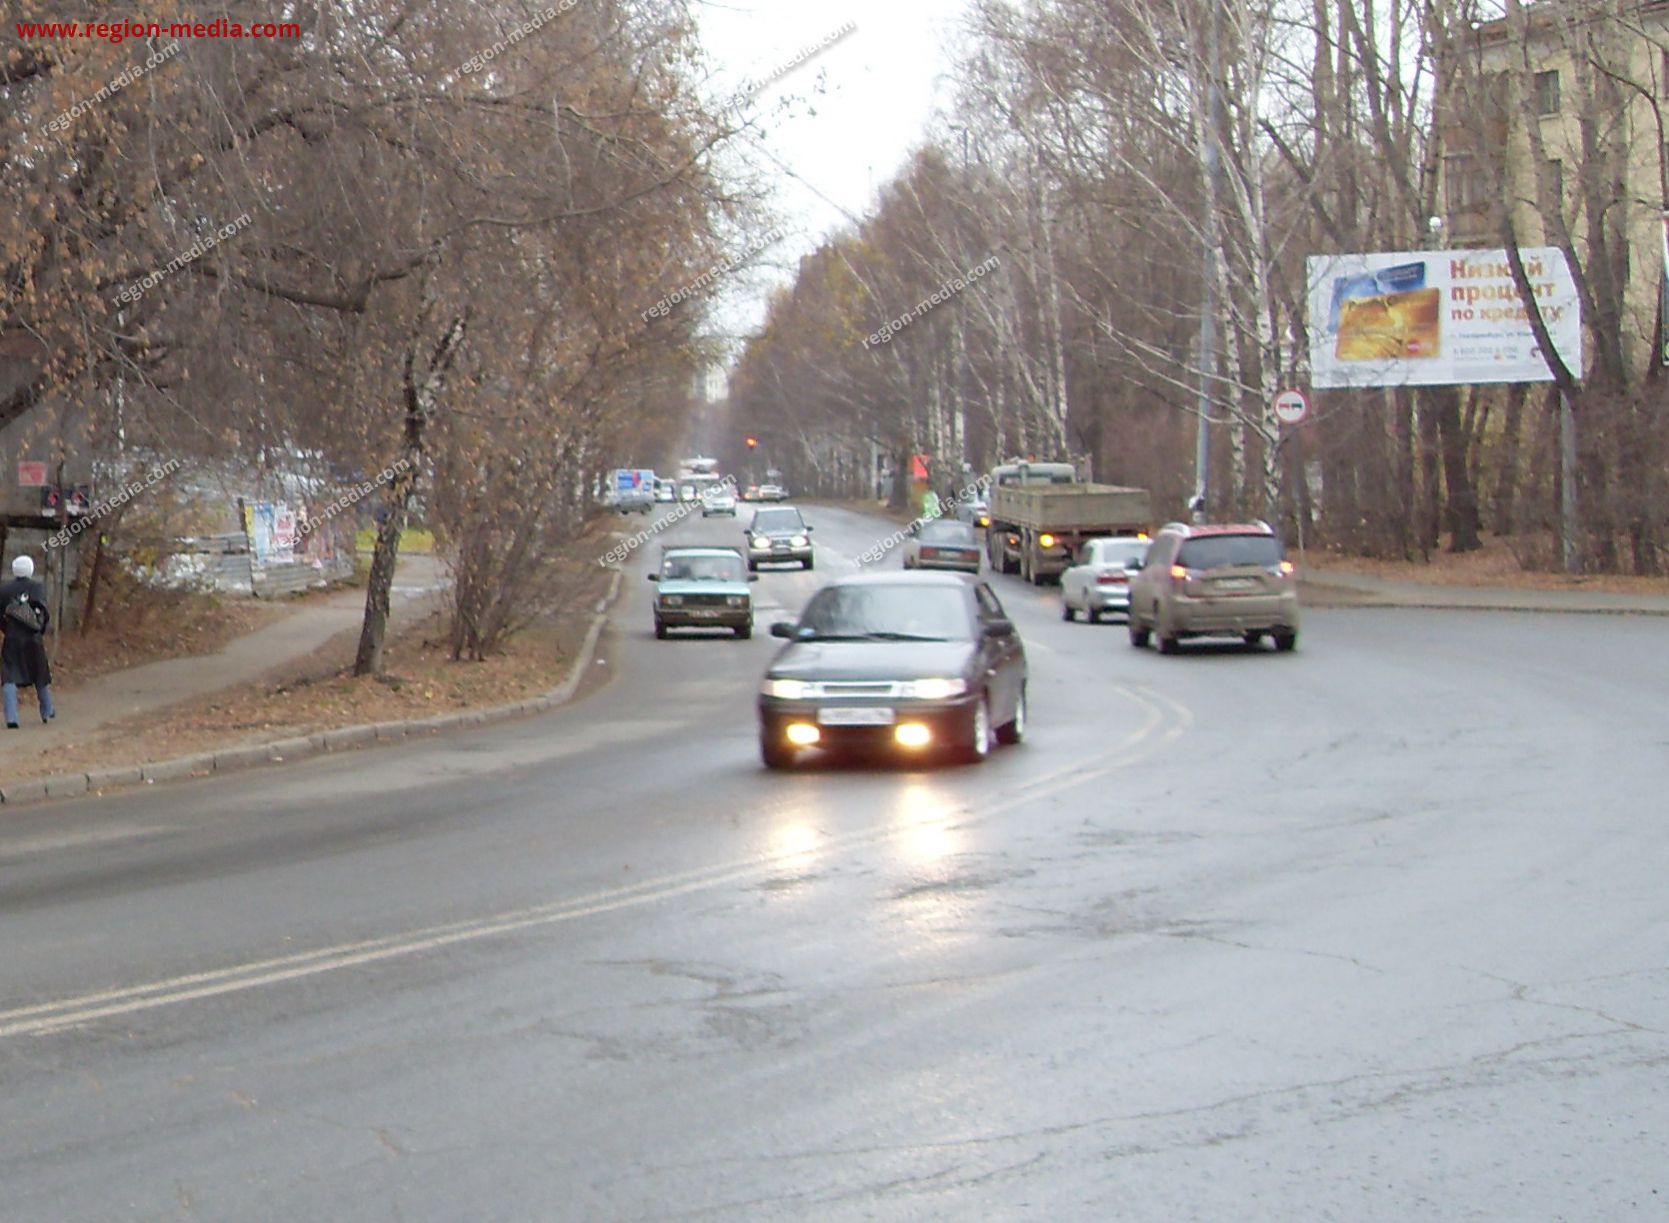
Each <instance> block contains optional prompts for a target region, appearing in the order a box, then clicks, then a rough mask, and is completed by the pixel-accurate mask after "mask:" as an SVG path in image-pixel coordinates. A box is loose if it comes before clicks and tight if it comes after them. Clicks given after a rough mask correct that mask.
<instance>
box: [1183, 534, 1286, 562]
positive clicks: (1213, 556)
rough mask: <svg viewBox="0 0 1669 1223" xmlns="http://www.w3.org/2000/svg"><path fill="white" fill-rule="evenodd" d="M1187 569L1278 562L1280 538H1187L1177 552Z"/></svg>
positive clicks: (1253, 536)
mask: <svg viewBox="0 0 1669 1223" xmlns="http://www.w3.org/2000/svg"><path fill="white" fill-rule="evenodd" d="M1176 563H1177V564H1179V565H1181V566H1183V567H1184V568H1187V569H1222V568H1225V567H1227V566H1229V565H1265V566H1267V565H1278V564H1280V563H1281V541H1280V540H1278V539H1276V538H1275V537H1274V536H1273V535H1206V536H1202V537H1201V538H1198V539H1187V540H1184V541H1183V543H1182V550H1181V551H1180V552H1178V553H1177V554H1176Z"/></svg>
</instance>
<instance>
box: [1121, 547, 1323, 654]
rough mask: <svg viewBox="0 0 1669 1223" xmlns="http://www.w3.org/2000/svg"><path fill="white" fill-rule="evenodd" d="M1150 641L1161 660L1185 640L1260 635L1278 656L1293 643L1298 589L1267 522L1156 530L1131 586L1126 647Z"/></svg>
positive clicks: (1253, 640)
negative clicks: (1155, 641)
mask: <svg viewBox="0 0 1669 1223" xmlns="http://www.w3.org/2000/svg"><path fill="white" fill-rule="evenodd" d="M1150 636H1152V637H1154V638H1157V640H1158V642H1159V652H1160V653H1161V654H1174V653H1176V650H1177V643H1178V642H1180V641H1182V640H1183V639H1184V638H1188V637H1207V636H1235V637H1239V638H1241V639H1242V640H1243V641H1245V643H1246V644H1247V645H1254V646H1255V645H1257V644H1258V643H1259V642H1260V641H1262V640H1263V639H1264V638H1265V637H1268V638H1270V639H1271V640H1272V641H1273V642H1274V643H1275V648H1276V649H1277V650H1281V651H1283V652H1284V651H1287V650H1290V649H1292V648H1293V647H1294V646H1296V645H1297V644H1298V583H1297V581H1296V580H1295V579H1294V577H1293V567H1292V562H1291V561H1289V560H1287V559H1286V558H1285V557H1284V556H1283V555H1282V553H1281V541H1280V540H1279V539H1277V538H1276V537H1275V532H1274V531H1273V530H1272V529H1271V528H1270V526H1269V524H1268V523H1264V522H1256V523H1225V524H1219V525H1214V526H1191V525H1189V524H1187V523H1182V522H1173V523H1170V524H1169V525H1167V526H1165V527H1163V528H1161V529H1160V531H1159V532H1158V534H1156V535H1155V536H1154V537H1153V545H1152V547H1150V548H1149V549H1148V554H1147V561H1146V563H1145V564H1144V565H1143V567H1142V570H1141V572H1140V573H1138V574H1137V575H1136V577H1135V580H1134V581H1132V582H1131V583H1130V644H1131V645H1133V646H1137V647H1140V646H1145V645H1146V644H1147V643H1148V638H1149V637H1150Z"/></svg>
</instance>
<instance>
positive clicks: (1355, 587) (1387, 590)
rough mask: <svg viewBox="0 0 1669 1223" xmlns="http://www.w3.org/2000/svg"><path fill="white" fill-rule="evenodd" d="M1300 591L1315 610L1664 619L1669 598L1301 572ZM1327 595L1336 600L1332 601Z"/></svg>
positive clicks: (1650, 595)
mask: <svg viewBox="0 0 1669 1223" xmlns="http://www.w3.org/2000/svg"><path fill="white" fill-rule="evenodd" d="M1302 588H1303V589H1304V590H1305V591H1306V593H1313V594H1314V595H1315V596H1317V597H1316V598H1315V599H1314V600H1312V601H1313V603H1314V604H1315V605H1317V606H1328V605H1330V604H1331V605H1333V606H1339V607H1418V608H1428V609H1437V610H1469V611H1518V612H1575V613H1586V614H1591V615H1634V616H1669V595H1653V594H1615V593H1612V592H1608V591H1601V590H1592V591H1588V590H1535V589H1520V588H1517V587H1511V586H1437V585H1424V584H1422V583H1418V582H1399V581H1393V580H1391V579H1389V578H1378V577H1370V576H1368V575H1367V574H1360V573H1337V572H1332V571H1326V572H1316V571H1314V570H1311V571H1310V572H1308V573H1305V574H1304V576H1303V579H1302ZM1333 596H1336V597H1337V602H1336V603H1335V602H1332V598H1331V597H1333Z"/></svg>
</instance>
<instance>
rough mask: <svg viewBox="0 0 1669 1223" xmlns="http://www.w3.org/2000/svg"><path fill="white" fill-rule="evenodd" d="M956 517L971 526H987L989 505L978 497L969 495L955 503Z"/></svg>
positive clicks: (989, 519) (988, 522)
mask: <svg viewBox="0 0 1669 1223" xmlns="http://www.w3.org/2000/svg"><path fill="white" fill-rule="evenodd" d="M956 518H957V520H958V521H961V522H965V523H967V524H968V525H969V526H973V527H980V528H984V527H988V526H990V525H991V507H990V506H988V505H987V504H985V502H984V501H982V500H981V499H979V498H978V497H969V498H967V499H965V500H962V501H958V502H957V503H956Z"/></svg>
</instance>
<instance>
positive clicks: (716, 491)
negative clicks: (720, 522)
mask: <svg viewBox="0 0 1669 1223" xmlns="http://www.w3.org/2000/svg"><path fill="white" fill-rule="evenodd" d="M714 514H729V515H730V516H731V517H732V518H734V517H736V494H735V493H733V492H731V491H730V489H728V488H713V489H709V490H708V491H707V493H706V494H705V495H704V496H703V497H702V498H701V516H702V517H703V518H711V517H712V516H713V515H714Z"/></svg>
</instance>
